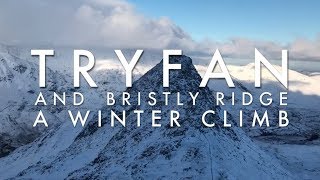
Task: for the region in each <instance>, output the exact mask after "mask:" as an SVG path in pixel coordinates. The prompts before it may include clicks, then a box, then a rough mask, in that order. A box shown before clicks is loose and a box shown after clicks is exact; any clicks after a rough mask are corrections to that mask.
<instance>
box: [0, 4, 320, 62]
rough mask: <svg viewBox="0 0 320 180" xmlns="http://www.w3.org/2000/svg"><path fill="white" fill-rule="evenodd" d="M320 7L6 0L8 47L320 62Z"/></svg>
mask: <svg viewBox="0 0 320 180" xmlns="http://www.w3.org/2000/svg"><path fill="white" fill-rule="evenodd" d="M318 7H320V3H319V1H316V0H313V1H312V0H310V1H307V2H305V1H304V2H302V1H295V0H290V1H289V0H288V1H276V0H268V1H267V0H262V1H247V0H244V1H236V0H233V1H231V0H226V1H195V0H185V1H172V0H171V1H169V0H163V1H147V0H139V1H138V0H68V1H65V0H55V1H52V0H28V1H20V0H3V1H0V27H1V28H0V43H1V44H8V45H23V46H29V47H33V48H37V47H43V46H46V47H48V46H49V47H50V46H61V47H64V46H67V47H74V48H79V47H80V48H87V47H92V48H101V47H102V48H111V49H119V48H122V49H158V50H162V49H182V50H184V51H186V52H189V53H193V54H198V55H199V56H206V57H207V56H210V55H212V53H213V52H214V51H215V49H217V48H219V50H220V52H221V53H222V54H223V55H224V56H225V57H230V58H253V57H254V49H255V48H258V49H259V50H260V51H261V52H262V53H264V54H266V55H267V57H268V58H274V59H279V58H280V57H281V50H282V49H287V50H289V54H290V58H291V59H292V60H308V61H319V60H320V51H319V49H320V34H319V33H320V28H319V24H320V23H318V21H317V20H319V19H320V11H319V10H318Z"/></svg>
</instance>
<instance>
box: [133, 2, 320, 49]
mask: <svg viewBox="0 0 320 180" xmlns="http://www.w3.org/2000/svg"><path fill="white" fill-rule="evenodd" d="M129 2H131V3H133V4H134V5H135V7H136V8H137V9H138V11H140V12H142V13H144V14H146V15H147V16H149V17H154V18H159V17H162V16H168V17H170V19H172V20H173V21H174V22H175V23H176V24H177V25H179V26H180V27H182V28H183V29H184V30H186V31H187V32H189V33H190V34H192V37H194V38H195V39H197V40H201V39H204V38H211V39H215V40H218V41H225V40H228V39H229V38H232V37H245V38H252V39H259V40H272V41H277V42H282V43H288V42H290V41H293V40H294V39H295V38H297V37H304V38H308V39H314V38H316V37H317V35H318V33H319V30H320V23H319V19H320V13H319V8H320V1H317V0H313V1H312V0H310V1H301V0H300V1H298V0H290V1H279V0H261V1H252V0H251V1H249V0H242V1H236V0H233V1H231V0H226V1H212V0H203V1H196V0H186V1H172V0H162V1H148V0H129Z"/></svg>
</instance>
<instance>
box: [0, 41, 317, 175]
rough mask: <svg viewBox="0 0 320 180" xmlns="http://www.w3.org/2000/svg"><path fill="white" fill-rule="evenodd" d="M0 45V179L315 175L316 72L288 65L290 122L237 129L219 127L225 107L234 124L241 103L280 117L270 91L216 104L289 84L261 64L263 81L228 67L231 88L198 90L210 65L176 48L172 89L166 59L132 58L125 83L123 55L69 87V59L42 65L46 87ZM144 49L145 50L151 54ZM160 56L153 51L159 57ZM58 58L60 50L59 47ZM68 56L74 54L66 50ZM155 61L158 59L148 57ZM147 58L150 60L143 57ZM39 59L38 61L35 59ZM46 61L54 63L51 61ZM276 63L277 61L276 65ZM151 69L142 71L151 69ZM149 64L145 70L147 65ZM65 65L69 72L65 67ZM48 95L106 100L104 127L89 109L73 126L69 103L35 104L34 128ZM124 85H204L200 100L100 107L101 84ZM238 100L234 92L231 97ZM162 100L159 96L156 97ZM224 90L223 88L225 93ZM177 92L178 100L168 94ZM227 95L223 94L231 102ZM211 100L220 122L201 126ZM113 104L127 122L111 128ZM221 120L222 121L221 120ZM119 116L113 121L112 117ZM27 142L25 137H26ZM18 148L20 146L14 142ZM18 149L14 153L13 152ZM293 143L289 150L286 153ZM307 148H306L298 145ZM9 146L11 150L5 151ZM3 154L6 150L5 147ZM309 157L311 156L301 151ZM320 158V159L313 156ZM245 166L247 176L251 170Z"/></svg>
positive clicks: (142, 88)
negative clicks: (90, 82)
mask: <svg viewBox="0 0 320 180" xmlns="http://www.w3.org/2000/svg"><path fill="white" fill-rule="evenodd" d="M0 49H1V51H0V52H1V53H0V60H1V62H0V63H1V66H0V79H1V82H0V86H1V97H0V100H1V101H0V102H1V103H0V110H1V114H0V118H1V122H2V123H1V125H0V146H1V155H2V156H6V157H3V158H1V162H0V174H1V176H0V177H1V178H4V179H5V178H12V177H13V178H17V179H19V178H21V179H24V178H35V179H42V178H47V177H50V178H52V179H56V178H69V179H80V178H98V177H100V178H143V177H145V178H148V177H159V178H165V179H166V178H171V179H172V178H175V177H181V178H188V177H191V178H192V177H193V176H194V175H196V177H197V178H199V177H203V178H213V179H218V178H226V179H237V178H241V177H242V178H246V179H248V178H249V179H250V178H252V179H256V178H257V177H258V176H259V177H266V178H282V179H283V178H285V179H292V178H293V176H292V175H291V174H293V175H295V176H297V177H298V178H308V179H317V178H316V177H318V176H319V175H320V170H319V168H320V167H319V166H318V165H317V164H319V163H320V162H319V161H317V156H318V155H319V153H316V152H317V150H318V149H319V142H318V141H319V128H320V124H319V122H320V121H319V117H320V112H319V110H318V108H317V107H319V105H320V104H319V102H320V101H319V97H320V93H319V92H320V88H319V85H318V80H319V78H318V74H316V73H314V74H312V75H304V74H301V73H299V72H296V71H292V70H290V71H289V89H288V94H289V95H288V106H287V107H285V110H287V111H288V112H289V118H290V125H289V126H288V127H287V128H277V127H271V128H265V127H262V128H252V127H250V122H247V125H245V126H244V127H243V128H239V127H236V126H234V127H232V128H220V125H221V124H219V123H221V117H222V114H221V112H222V110H227V111H228V112H229V113H230V114H231V115H232V117H233V118H232V119H233V120H234V121H233V122H232V123H233V124H236V123H237V118H238V117H239V114H238V113H239V112H238V111H239V109H242V110H243V111H244V112H245V114H244V120H245V121H244V122H245V123H246V120H247V119H250V118H251V119H252V112H253V110H259V111H260V112H263V111H264V110H268V112H269V115H270V117H271V124H272V121H273V120H275V119H276V117H277V111H278V109H279V108H282V107H279V106H278V105H277V104H278V100H277V98H275V99H274V100H275V101H276V103H274V104H273V105H272V106H268V107H264V106H261V104H260V103H257V101H254V103H253V104H252V105H251V106H248V107H242V106H230V105H225V106H221V107H215V106H212V104H214V103H213V102H214V96H213V94H214V92H216V91H221V92H224V93H225V95H226V96H227V95H228V93H231V91H234V92H235V93H236V94H240V93H241V92H250V93H252V94H253V96H254V98H255V99H256V98H258V95H259V94H260V93H261V92H263V91H269V92H271V93H272V94H273V95H277V94H278V92H280V91H286V90H285V89H284V88H283V87H282V86H281V85H280V83H279V82H278V81H276V80H275V79H274V77H273V76H271V75H270V74H269V73H268V72H267V71H266V70H263V72H262V78H263V79H262V82H263V83H262V84H263V85H262V88H260V89H257V88H254V66H253V64H249V65H247V66H228V69H229V71H230V73H231V75H232V77H233V80H234V82H235V85H236V87H235V88H233V89H230V88H228V87H227V86H226V83H225V81H220V80H211V81H210V82H209V84H208V87H209V88H210V89H209V88H204V89H199V88H198V86H199V83H200V80H201V79H200V75H199V74H201V75H203V74H204V72H205V70H206V67H203V66H200V65H198V66H196V69H197V70H198V72H199V74H198V73H197V71H196V69H195V68H194V66H193V64H192V62H191V59H189V58H187V57H185V56H182V57H181V58H177V57H175V58H172V59H171V60H172V61H173V62H179V63H181V64H182V70H179V71H171V74H170V75H171V76H170V88H169V89H165V88H162V63H159V64H158V65H157V66H156V67H154V68H152V70H150V71H148V70H149V69H151V66H149V65H148V66H145V64H138V66H137V67H136V69H135V71H134V75H133V78H134V80H137V79H139V78H140V77H141V76H142V75H143V74H144V75H143V76H142V77H141V78H140V79H139V80H137V81H136V82H134V84H133V87H132V88H128V89H125V75H124V70H123V67H122V66H121V64H120V62H117V61H114V60H111V59H107V60H98V61H97V65H96V68H95V69H94V71H92V72H90V73H91V75H92V77H93V79H94V80H95V81H96V83H97V84H98V86H99V88H88V87H87V86H86V83H83V85H84V87H83V88H80V89H72V88H68V87H72V80H71V78H70V74H63V73H65V69H68V66H69V65H65V66H64V69H62V70H61V71H60V70H59V69H57V68H54V69H56V70H58V71H53V70H51V69H50V68H47V76H48V77H47V81H48V82H47V83H48V86H47V88H46V89H44V90H42V89H40V88H39V87H38V65H37V64H36V63H32V62H30V61H26V60H23V59H22V58H21V57H18V55H19V50H18V49H14V48H9V49H8V48H6V47H1V48H0ZM152 57H153V56H148V57H147V58H152ZM155 57H158V56H155ZM59 58H60V59H65V57H63V56H61V57H59ZM69 59H70V58H69ZM151 60H153V61H154V60H155V59H151ZM149 61H150V60H149ZM35 62H37V61H35ZM49 67H50V63H49ZM277 68H278V69H280V67H277ZM147 71H148V72H147ZM146 72H147V73H146ZM69 73H70V72H69ZM41 90H42V92H44V96H45V97H51V96H52V92H53V91H55V92H67V94H69V95H70V94H71V93H72V92H73V91H80V92H82V93H83V94H84V95H85V97H90V98H86V101H85V103H84V105H83V106H82V107H81V108H82V109H84V110H92V111H96V110H98V109H102V110H103V111H106V113H104V114H103V122H104V123H105V124H103V127H101V128H98V127H97V121H96V119H97V115H96V114H91V115H90V120H91V121H89V124H87V125H86V127H85V128H82V127H80V126H78V127H76V128H74V127H73V125H72V123H71V121H70V120H69V117H67V113H66V112H65V111H66V110H68V109H71V110H77V108H75V107H73V106H52V105H50V103H49V105H48V106H46V107H41V110H43V111H44V114H45V115H46V117H47V119H50V121H48V123H51V126H50V128H47V129H45V128H43V127H39V128H32V124H33V119H34V118H35V117H36V115H37V112H38V111H39V109H40V107H37V106H34V105H33V104H34V102H35V100H36V96H37V94H38V92H39V91H41ZM106 91H111V92H114V93H115V94H120V93H121V92H122V91H127V92H130V94H131V95H132V96H133V97H132V98H134V94H136V93H137V92H141V93H142V94H144V95H142V96H146V95H145V94H146V93H149V92H151V91H153V92H157V93H162V92H163V91H170V92H172V94H171V95H172V96H175V95H176V92H178V91H179V92H180V93H181V94H182V97H181V100H182V101H187V99H186V96H185V95H186V93H187V92H188V91H191V92H194V91H201V93H200V94H201V96H199V99H200V104H201V105H197V106H174V105H172V104H176V102H171V103H169V104H171V105H172V106H171V105H170V106H163V105H162V104H158V105H157V106H154V107H147V106H144V105H142V106H137V105H136V103H137V102H136V101H135V102H132V105H131V106H126V107H122V106H121V105H118V106H116V107H113V108H111V107H106V106H104V104H105V102H104V100H105V92H106ZM236 97H237V99H236V101H240V98H239V97H240V96H236ZM157 98H159V100H160V101H161V102H163V99H162V97H160V96H158V97H157ZM227 98H228V97H227ZM170 101H174V99H170ZM228 101H230V99H229V100H227V101H226V102H227V103H228ZM138 108H141V109H144V110H145V112H144V114H143V115H142V125H141V127H136V126H134V125H135V123H136V120H135V117H136V114H134V113H133V110H134V109H138ZM208 108H209V109H210V108H211V109H214V110H216V111H217V112H218V113H217V114H218V115H219V117H217V119H215V120H216V121H217V123H216V124H217V127H214V128H205V127H203V126H201V115H202V113H203V112H204V111H205V110H208ZM111 109H113V110H115V111H116V112H118V113H119V114H121V111H122V109H126V110H127V112H128V114H127V117H128V118H127V127H126V128H123V127H120V126H116V127H114V128H112V127H110V124H109V123H110V114H109V111H110V110H111ZM155 109H159V110H161V111H162V120H161V121H160V122H161V123H162V124H163V125H162V127H160V128H151V124H150V120H151V110H155ZM171 109H173V110H178V111H179V112H180V113H181V114H180V119H181V127H180V128H170V127H168V122H169V121H168V118H169V115H170V114H169V113H170V112H169V110H171ZM219 119H220V120H219ZM118 125H119V124H118ZM30 142H31V143H30ZM16 148H17V149H16ZM292 148H294V149H299V152H300V153H292V152H291V151H289V149H292ZM14 149H16V150H15V151H14V152H13V153H11V152H12V151H13V150H14ZM287 152H291V153H289V154H288V153H287ZM302 152H303V153H302ZM9 153H11V154H9ZM8 154H9V155H8ZM305 157H308V158H307V159H306V158H305ZM318 162H319V163H318ZM248 172H250V173H249V174H250V176H249V175H248Z"/></svg>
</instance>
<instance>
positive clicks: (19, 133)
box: [0, 46, 71, 156]
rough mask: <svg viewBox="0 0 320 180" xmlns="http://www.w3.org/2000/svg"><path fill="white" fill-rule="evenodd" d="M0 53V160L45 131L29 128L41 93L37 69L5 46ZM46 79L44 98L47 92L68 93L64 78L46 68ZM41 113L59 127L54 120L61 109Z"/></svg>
mask: <svg viewBox="0 0 320 180" xmlns="http://www.w3.org/2000/svg"><path fill="white" fill-rule="evenodd" d="M0 49H1V51H0V93H1V96H0V113H1V114H0V121H1V123H0V147H1V151H0V156H5V155H7V154H8V153H10V152H11V151H12V150H14V149H15V148H17V147H19V146H21V145H24V144H27V143H30V142H32V141H33V140H35V139H36V138H37V137H39V135H40V134H41V132H43V131H45V128H44V127H42V126H39V127H36V128H34V127H32V125H33V121H34V120H35V118H36V116H37V113H38V112H39V110H40V108H39V107H37V106H34V103H35V101H36V99H37V95H38V94H39V92H40V91H42V89H40V88H39V87H38V73H39V70H38V65H37V64H35V63H30V62H27V61H25V60H22V59H20V58H18V57H16V56H15V55H13V54H11V51H10V50H9V49H6V47H5V46H1V48H0ZM47 75H48V77H47V79H48V82H47V88H46V90H45V91H43V94H44V96H45V97H49V96H50V97H51V96H52V94H51V92H57V93H59V92H68V91H70V90H71V89H70V88H68V86H67V85H66V80H65V79H64V76H62V75H60V74H59V73H57V72H54V71H52V70H51V69H49V68H48V69H47ZM41 109H42V111H43V113H44V114H46V116H47V117H48V118H50V119H53V120H55V121H52V124H53V125H54V124H57V123H59V118H57V116H59V113H60V112H61V111H63V107H61V106H59V105H58V106H51V105H48V106H45V107H43V108H42V107H41Z"/></svg>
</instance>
